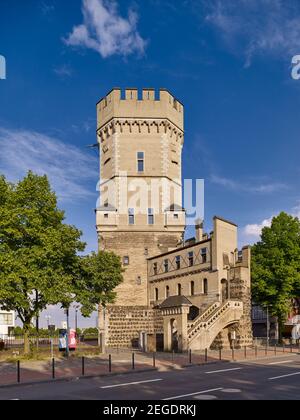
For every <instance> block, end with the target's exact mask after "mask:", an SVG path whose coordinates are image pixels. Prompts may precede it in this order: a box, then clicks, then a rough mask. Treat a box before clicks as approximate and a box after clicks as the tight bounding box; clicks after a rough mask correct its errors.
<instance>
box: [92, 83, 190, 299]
mask: <svg viewBox="0 0 300 420" xmlns="http://www.w3.org/2000/svg"><path fill="white" fill-rule="evenodd" d="M97 120H98V122H97V136H98V143H99V149H100V167H101V170H100V203H99V205H98V208H97V232H98V241H99V249H105V250H107V251H110V250H111V251H114V252H115V253H117V254H118V255H120V257H121V259H122V263H123V267H124V282H123V283H122V284H121V285H120V286H119V287H118V288H117V296H118V297H117V302H116V304H117V305H119V306H135V305H140V306H147V305H148V304H149V297H148V282H147V260H148V258H150V257H152V256H155V255H158V254H161V253H164V252H169V251H172V250H174V249H176V247H178V246H180V245H181V243H182V240H183V234H184V230H185V212H184V210H183V208H182V180H181V155H182V148H183V142H184V124H183V121H184V108H183V105H182V104H181V103H180V102H179V101H178V100H176V99H175V98H174V97H173V96H172V95H171V94H170V93H169V92H168V91H167V90H165V89H161V90H160V92H159V96H158V97H156V94H155V91H154V89H143V91H142V96H141V97H139V92H138V90H137V89H126V90H125V95H123V92H121V90H120V89H113V90H112V91H111V92H110V93H108V95H107V96H106V97H105V98H103V99H102V100H100V102H99V103H98V104H97Z"/></svg>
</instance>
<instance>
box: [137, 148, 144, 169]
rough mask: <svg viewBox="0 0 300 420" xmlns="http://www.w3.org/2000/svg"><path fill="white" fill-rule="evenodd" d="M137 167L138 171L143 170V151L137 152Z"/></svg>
mask: <svg viewBox="0 0 300 420" xmlns="http://www.w3.org/2000/svg"><path fill="white" fill-rule="evenodd" d="M137 167H138V172H144V170H145V154H144V152H138V153H137Z"/></svg>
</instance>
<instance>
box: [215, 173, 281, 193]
mask: <svg viewBox="0 0 300 420" xmlns="http://www.w3.org/2000/svg"><path fill="white" fill-rule="evenodd" d="M210 181H211V182H212V183H213V184H216V185H221V186H223V187H225V188H227V189H230V190H232V191H238V192H250V193H254V194H259V193H263V194H266V193H273V192H276V191H282V190H286V189H287V188H288V187H287V186H286V185H285V184H283V183H280V182H272V183H259V184H255V183H254V182H238V181H235V180H233V179H229V178H225V177H220V176H218V175H211V177H210Z"/></svg>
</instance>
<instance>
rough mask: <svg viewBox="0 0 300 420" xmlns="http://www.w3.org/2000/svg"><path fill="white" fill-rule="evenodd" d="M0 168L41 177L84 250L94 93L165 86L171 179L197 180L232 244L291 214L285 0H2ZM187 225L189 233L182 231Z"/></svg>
mask: <svg viewBox="0 0 300 420" xmlns="http://www.w3.org/2000/svg"><path fill="white" fill-rule="evenodd" d="M0 11H1V12H0V55H3V56H5V58H6V62H7V79H6V80H0V173H4V174H5V175H6V176H7V177H8V179H11V180H16V179H18V178H20V177H21V176H23V175H24V173H25V172H26V170H28V169H32V170H34V171H36V172H38V173H47V174H48V175H49V177H50V180H51V182H52V185H53V187H54V189H55V190H56V191H57V193H58V196H59V200H60V206H61V207H62V208H64V209H65V210H66V215H67V220H68V222H70V223H74V224H75V225H76V226H78V227H80V228H81V229H82V230H83V233H84V239H85V240H86V241H87V243H88V248H87V250H88V251H89V250H95V249H96V244H97V238H96V232H95V216H94V208H95V206H96V200H97V192H96V183H97V176H98V162H97V156H96V153H95V152H93V151H91V150H89V149H88V148H87V145H89V144H93V143H95V141H96V136H95V128H96V109H95V105H96V102H97V101H98V100H99V99H100V98H101V97H102V96H104V95H105V94H106V93H107V91H109V90H110V89H111V88H112V87H114V86H120V87H138V88H142V87H155V88H159V87H166V88H168V89H169V90H170V91H171V92H172V93H174V95H175V96H177V97H178V98H179V99H180V100H181V101H182V102H183V103H184V105H185V123H186V135H185V148H184V155H183V176H184V177H185V178H204V179H205V182H206V191H205V219H206V226H207V230H208V231H209V230H210V229H211V219H212V217H213V215H215V214H218V215H220V216H223V217H225V218H228V219H230V220H233V221H235V222H236V223H238V224H239V226H240V244H241V245H243V244H245V243H253V242H254V241H256V240H257V239H258V234H259V231H260V228H261V226H262V225H263V224H267V223H268V221H269V219H270V218H271V217H272V216H273V215H275V214H277V213H278V212H279V211H281V210H285V211H288V212H290V213H292V214H295V215H296V214H297V215H298V214H300V192H299V175H300V167H299V155H300V142H299V128H300V118H299V109H300V80H294V79H292V77H291V61H292V57H293V56H294V55H297V54H300V4H299V1H298V0H289V1H288V2H287V1H283V0H282V1H281V0H272V1H270V0H235V1H233V0H232V1H230V0H210V1H208V0H176V1H169V0H135V1H127V0H119V1H112V0H110V1H105V0H102V1H101V0H73V1H72V2H62V1H59V0H41V1H34V0H27V1H26V2H24V1H21V0H20V1H18V0H13V1H8V0H2V1H1V5H0ZM191 233H192V231H191V229H189V230H188V234H191Z"/></svg>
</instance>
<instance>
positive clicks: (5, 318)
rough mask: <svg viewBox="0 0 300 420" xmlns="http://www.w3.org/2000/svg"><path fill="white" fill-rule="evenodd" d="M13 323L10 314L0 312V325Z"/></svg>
mask: <svg viewBox="0 0 300 420" xmlns="http://www.w3.org/2000/svg"><path fill="white" fill-rule="evenodd" d="M12 324H13V316H12V314H5V313H2V314H0V325H12Z"/></svg>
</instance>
